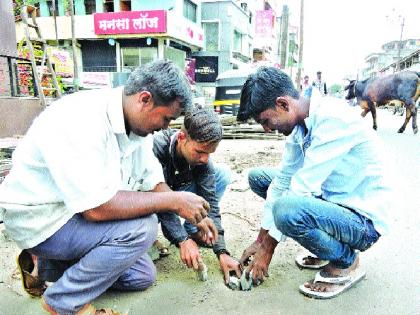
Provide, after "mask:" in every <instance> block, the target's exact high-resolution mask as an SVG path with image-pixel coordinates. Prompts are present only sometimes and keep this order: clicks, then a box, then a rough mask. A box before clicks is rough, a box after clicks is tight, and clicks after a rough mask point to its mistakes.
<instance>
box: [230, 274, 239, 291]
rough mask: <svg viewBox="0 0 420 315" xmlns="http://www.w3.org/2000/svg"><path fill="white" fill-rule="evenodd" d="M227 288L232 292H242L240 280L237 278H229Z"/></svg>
mask: <svg viewBox="0 0 420 315" xmlns="http://www.w3.org/2000/svg"><path fill="white" fill-rule="evenodd" d="M227 286H228V287H229V288H230V289H232V290H240V289H241V283H240V282H239V279H238V278H237V277H235V276H231V277H229V282H228V284H227Z"/></svg>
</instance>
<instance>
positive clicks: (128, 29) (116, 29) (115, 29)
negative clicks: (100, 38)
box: [93, 10, 167, 35]
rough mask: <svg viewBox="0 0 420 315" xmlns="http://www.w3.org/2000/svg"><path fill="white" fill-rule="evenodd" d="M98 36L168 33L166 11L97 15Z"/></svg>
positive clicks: (96, 27)
mask: <svg viewBox="0 0 420 315" xmlns="http://www.w3.org/2000/svg"><path fill="white" fill-rule="evenodd" d="M93 20H94V26H95V34H96V35H118V34H154V33H166V28H167V27H166V11H165V10H153V11H121V12H111V13H95V14H94V16H93Z"/></svg>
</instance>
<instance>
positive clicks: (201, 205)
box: [176, 191, 210, 225]
mask: <svg viewBox="0 0 420 315" xmlns="http://www.w3.org/2000/svg"><path fill="white" fill-rule="evenodd" d="M176 194H177V195H178V197H179V198H178V199H177V201H178V203H179V204H178V206H177V210H176V213H177V214H178V215H179V216H180V217H182V218H184V219H186V220H188V221H189V222H191V224H194V225H197V223H199V222H201V220H203V219H204V218H205V217H207V212H208V211H210V205H209V203H208V202H207V201H206V200H205V199H204V198H202V197H200V196H197V195H196V194H194V193H191V192H187V191H179V192H176Z"/></svg>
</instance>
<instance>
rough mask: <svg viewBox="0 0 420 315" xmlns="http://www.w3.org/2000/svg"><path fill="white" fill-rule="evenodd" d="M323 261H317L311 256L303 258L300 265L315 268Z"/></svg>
mask: <svg viewBox="0 0 420 315" xmlns="http://www.w3.org/2000/svg"><path fill="white" fill-rule="evenodd" d="M322 262H323V260H322V259H319V258H318V257H313V256H306V257H304V258H303V261H302V263H303V264H304V265H305V266H317V265H320V264H322Z"/></svg>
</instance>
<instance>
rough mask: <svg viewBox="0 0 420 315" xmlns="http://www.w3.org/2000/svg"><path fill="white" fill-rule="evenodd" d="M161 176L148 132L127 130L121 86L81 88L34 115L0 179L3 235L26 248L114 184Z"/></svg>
mask: <svg viewBox="0 0 420 315" xmlns="http://www.w3.org/2000/svg"><path fill="white" fill-rule="evenodd" d="M160 182H164V177H163V173H162V168H161V165H160V163H159V161H158V160H157V159H156V158H155V156H154V154H153V137H152V135H148V136H146V137H139V136H137V135H135V134H133V133H131V134H130V135H129V136H127V135H126V131H125V124H124V116H123V108H122V88H116V89H104V90H92V91H84V92H79V93H75V94H72V95H69V96H66V97H64V98H62V99H60V100H57V101H56V102H54V103H53V104H52V105H51V106H49V107H48V108H46V109H45V110H44V112H42V113H41V115H40V116H39V117H37V118H36V119H35V120H34V122H33V124H32V126H31V127H30V129H29V130H28V132H27V134H26V136H25V137H24V138H23V139H22V141H21V142H20V144H19V145H18V147H17V148H16V150H15V152H14V154H13V168H12V170H11V172H10V174H9V175H8V176H7V177H6V178H5V180H4V182H3V184H2V185H1V186H0V210H2V211H3V216H4V218H3V219H4V223H5V226H6V229H7V231H8V234H9V235H10V236H11V237H12V238H13V239H14V240H15V241H16V242H17V244H18V245H19V247H21V248H31V247H34V246H36V245H37V244H39V243H41V242H43V241H44V240H46V239H47V238H48V237H50V236H51V235H53V234H54V233H55V232H56V231H57V230H59V229H60V228H61V227H62V226H63V225H64V224H65V223H66V222H67V221H68V220H69V219H70V218H71V217H72V216H73V215H74V214H75V213H80V212H83V211H85V210H88V209H92V208H95V207H97V206H100V205H101V204H104V203H106V202H107V201H109V200H110V199H111V198H112V197H113V196H115V194H116V193H117V192H118V191H119V190H132V191H134V190H141V191H149V190H152V189H153V188H154V187H155V186H156V185H157V184H158V183H160ZM1 208H3V209H1Z"/></svg>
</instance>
